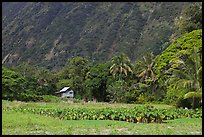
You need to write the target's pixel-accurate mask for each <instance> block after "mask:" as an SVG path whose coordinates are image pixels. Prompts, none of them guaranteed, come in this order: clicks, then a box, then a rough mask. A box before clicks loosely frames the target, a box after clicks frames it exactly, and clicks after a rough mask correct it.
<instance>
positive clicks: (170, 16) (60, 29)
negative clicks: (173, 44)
mask: <svg viewBox="0 0 204 137" xmlns="http://www.w3.org/2000/svg"><path fill="white" fill-rule="evenodd" d="M188 4H190V3H187V2H4V3H3V4H2V63H3V64H6V65H17V64H19V63H21V62H24V61H26V62H30V63H31V64H35V65H39V66H44V67H49V68H53V67H56V66H58V67H59V66H63V65H64V64H65V63H66V62H67V60H68V59H69V58H72V57H75V56H84V57H88V58H90V59H91V60H95V61H96V62H101V61H104V60H108V59H110V58H111V57H112V56H113V55H115V54H117V53H121V52H124V53H125V54H127V55H128V56H129V57H130V58H131V59H132V60H135V59H137V58H138V57H140V56H142V55H144V54H145V52H147V49H151V50H152V51H153V52H154V53H155V54H159V53H161V51H162V50H163V49H162V48H163V47H162V46H163V45H164V43H166V42H168V41H169V37H170V36H171V35H172V33H173V31H174V19H175V18H176V17H178V16H180V13H181V10H182V8H183V7H184V6H185V5H188Z"/></svg>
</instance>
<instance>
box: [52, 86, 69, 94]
mask: <svg viewBox="0 0 204 137" xmlns="http://www.w3.org/2000/svg"><path fill="white" fill-rule="evenodd" d="M69 88H70V87H64V88H63V89H61V90H60V91H58V92H55V93H63V92H65V91H67V90H68V89H69Z"/></svg>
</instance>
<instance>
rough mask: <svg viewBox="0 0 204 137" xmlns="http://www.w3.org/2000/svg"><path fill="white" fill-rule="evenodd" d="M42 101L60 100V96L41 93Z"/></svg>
mask: <svg viewBox="0 0 204 137" xmlns="http://www.w3.org/2000/svg"><path fill="white" fill-rule="evenodd" d="M41 101H44V102H60V98H59V97H57V96H53V95H43V96H42V100H41Z"/></svg>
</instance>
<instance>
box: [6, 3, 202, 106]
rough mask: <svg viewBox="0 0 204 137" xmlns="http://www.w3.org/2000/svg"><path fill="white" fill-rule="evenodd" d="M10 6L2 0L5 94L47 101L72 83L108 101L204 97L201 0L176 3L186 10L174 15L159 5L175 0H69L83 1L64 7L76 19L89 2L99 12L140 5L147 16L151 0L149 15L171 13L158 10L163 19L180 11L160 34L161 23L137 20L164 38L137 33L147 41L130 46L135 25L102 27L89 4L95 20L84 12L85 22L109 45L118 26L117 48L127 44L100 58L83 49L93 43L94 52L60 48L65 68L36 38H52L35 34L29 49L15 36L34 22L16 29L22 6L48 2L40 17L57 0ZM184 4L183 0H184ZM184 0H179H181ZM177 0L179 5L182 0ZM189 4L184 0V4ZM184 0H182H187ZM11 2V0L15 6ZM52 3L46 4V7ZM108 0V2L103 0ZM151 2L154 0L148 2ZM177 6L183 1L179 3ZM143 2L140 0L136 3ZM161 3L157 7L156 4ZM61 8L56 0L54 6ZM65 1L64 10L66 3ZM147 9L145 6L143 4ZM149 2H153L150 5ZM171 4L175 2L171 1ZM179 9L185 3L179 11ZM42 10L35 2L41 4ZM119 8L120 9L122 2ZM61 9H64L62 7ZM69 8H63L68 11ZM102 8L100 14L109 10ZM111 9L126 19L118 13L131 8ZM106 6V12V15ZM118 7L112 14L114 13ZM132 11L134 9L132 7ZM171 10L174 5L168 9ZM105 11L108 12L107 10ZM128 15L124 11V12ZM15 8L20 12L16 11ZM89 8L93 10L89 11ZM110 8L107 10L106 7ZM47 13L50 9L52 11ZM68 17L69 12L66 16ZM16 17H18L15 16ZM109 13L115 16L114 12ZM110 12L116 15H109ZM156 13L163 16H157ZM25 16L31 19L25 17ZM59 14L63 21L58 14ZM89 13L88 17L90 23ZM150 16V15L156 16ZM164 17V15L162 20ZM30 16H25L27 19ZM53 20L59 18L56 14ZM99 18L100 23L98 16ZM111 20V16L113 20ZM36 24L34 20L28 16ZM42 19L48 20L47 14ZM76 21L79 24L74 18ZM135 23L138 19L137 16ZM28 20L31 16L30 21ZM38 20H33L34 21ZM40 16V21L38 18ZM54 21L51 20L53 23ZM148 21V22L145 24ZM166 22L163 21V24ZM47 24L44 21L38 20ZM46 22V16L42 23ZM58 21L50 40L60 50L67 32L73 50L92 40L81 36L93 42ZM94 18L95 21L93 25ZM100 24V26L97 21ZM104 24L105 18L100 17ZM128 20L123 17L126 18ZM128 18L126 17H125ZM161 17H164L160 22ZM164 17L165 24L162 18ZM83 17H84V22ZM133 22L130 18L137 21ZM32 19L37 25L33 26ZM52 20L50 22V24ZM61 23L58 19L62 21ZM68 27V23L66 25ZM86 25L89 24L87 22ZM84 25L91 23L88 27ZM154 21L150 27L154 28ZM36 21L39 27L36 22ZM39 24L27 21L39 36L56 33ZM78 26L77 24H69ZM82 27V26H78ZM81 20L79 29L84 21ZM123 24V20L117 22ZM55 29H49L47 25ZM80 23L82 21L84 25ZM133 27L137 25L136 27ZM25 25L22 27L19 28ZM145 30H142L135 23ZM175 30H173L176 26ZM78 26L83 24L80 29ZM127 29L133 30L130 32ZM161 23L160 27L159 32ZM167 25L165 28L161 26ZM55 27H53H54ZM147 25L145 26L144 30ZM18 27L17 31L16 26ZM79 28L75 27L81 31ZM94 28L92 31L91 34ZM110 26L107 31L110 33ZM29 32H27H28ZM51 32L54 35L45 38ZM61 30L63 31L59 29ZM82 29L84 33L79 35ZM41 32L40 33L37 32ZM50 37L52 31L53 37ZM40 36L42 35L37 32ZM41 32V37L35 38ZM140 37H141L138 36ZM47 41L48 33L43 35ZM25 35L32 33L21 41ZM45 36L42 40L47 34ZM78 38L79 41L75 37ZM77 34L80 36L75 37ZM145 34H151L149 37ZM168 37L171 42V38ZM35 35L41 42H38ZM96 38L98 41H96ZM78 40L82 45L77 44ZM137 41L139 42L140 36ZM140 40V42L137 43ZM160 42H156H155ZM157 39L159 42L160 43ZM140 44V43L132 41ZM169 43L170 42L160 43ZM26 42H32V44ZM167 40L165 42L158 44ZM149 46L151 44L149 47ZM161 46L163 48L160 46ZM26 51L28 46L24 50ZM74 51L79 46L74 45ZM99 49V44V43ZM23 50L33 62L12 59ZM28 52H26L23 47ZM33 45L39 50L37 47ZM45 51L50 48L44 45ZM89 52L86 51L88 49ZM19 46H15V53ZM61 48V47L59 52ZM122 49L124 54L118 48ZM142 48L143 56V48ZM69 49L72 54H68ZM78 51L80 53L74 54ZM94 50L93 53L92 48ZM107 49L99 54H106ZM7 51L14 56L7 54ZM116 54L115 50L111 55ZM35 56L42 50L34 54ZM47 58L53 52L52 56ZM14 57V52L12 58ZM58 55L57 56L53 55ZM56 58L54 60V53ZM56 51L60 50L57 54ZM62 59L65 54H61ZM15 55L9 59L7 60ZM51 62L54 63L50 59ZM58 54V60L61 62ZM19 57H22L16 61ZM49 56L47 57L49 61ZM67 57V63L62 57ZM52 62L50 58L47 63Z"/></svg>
mask: <svg viewBox="0 0 204 137" xmlns="http://www.w3.org/2000/svg"><path fill="white" fill-rule="evenodd" d="M4 4H5V7H4V5H3V7H4V8H3V27H5V29H3V30H2V32H3V37H2V39H3V43H2V45H3V46H2V47H3V48H2V52H3V55H2V56H4V58H3V60H2V62H3V66H2V88H3V89H2V98H3V99H8V100H21V101H45V100H46V99H47V97H48V95H50V97H52V96H51V95H55V92H56V91H59V90H60V89H62V88H63V87H65V86H69V87H71V88H72V89H73V90H74V91H75V99H85V98H86V99H88V100H93V99H96V100H97V101H102V102H103V101H105V102H125V103H145V102H163V103H167V104H174V105H176V106H178V107H189V108H195V107H199V106H200V105H201V101H202V75H201V74H202V6H201V3H192V4H187V5H186V6H185V8H181V9H180V8H175V9H174V10H172V12H175V14H176V12H181V13H180V14H179V15H180V16H171V15H168V16H167V15H166V13H165V12H162V13H161V12H160V10H159V9H160V8H161V7H160V8H159V5H160V6H161V5H164V6H169V5H171V6H172V4H174V3H152V4H149V3H122V4H118V5H117V4H115V5H114V4H113V3H109V8H107V6H104V4H105V3H102V4H99V3H85V4H84V3H69V4H68V5H69V6H67V8H64V9H63V10H68V11H69V10H71V9H72V10H73V8H72V6H73V7H75V6H76V5H78V8H79V9H81V10H79V9H77V8H75V9H74V10H76V12H74V13H73V14H71V13H72V12H73V11H72V12H71V11H70V12H68V11H67V12H65V13H69V14H67V15H66V17H67V19H68V20H69V19H70V17H71V16H77V17H78V18H75V19H81V18H79V17H80V16H78V12H82V13H83V14H87V13H86V12H84V11H86V10H84V11H83V8H82V7H81V6H83V7H84V8H85V9H86V8H88V9H90V10H94V11H95V10H98V12H99V13H100V12H102V11H103V10H106V11H107V12H102V13H108V11H109V10H113V11H115V10H114V8H119V7H120V8H119V9H121V8H122V9H123V10H121V12H122V11H123V12H125V13H126V12H127V13H132V12H136V11H137V14H138V15H137V16H135V17H141V19H144V22H145V18H146V19H147V17H146V14H150V13H149V11H146V10H147V9H148V10H149V8H150V7H151V6H153V7H154V9H155V10H154V11H151V12H152V15H151V16H148V17H149V18H150V19H149V21H150V22H151V21H152V19H151V18H156V17H157V14H160V15H161V14H165V15H164V16H163V18H162V17H161V16H160V17H161V18H156V19H158V20H159V21H161V24H163V23H164V22H166V23H170V22H168V21H167V20H168V19H167V17H169V18H173V19H172V22H171V23H172V24H171V25H169V24H166V26H168V27H170V28H171V29H170V30H171V31H170V30H168V29H167V28H165V27H161V28H164V29H165V30H168V31H166V32H168V33H167V34H168V35H166V32H165V31H163V30H161V28H160V27H158V28H157V27H156V28H155V31H157V34H158V35H159V36H160V37H157V36H158V35H157V34H154V35H153V34H152V33H153V32H152V33H151V31H153V30H154V28H152V27H150V26H148V24H145V23H144V22H143V23H141V22H139V21H138V23H141V24H140V25H143V26H145V27H144V28H142V29H150V28H151V29H150V30H148V31H147V30H146V31H145V32H142V33H143V34H145V35H146V36H147V35H149V36H151V38H153V39H154V38H157V39H159V40H160V42H161V41H163V42H161V43H157V44H155V43H154V42H156V39H154V40H155V41H151V40H150V38H149V37H146V36H144V37H142V39H140V40H138V41H140V42H141V41H143V43H140V44H141V45H143V46H144V47H145V48H144V47H143V48H144V49H140V50H139V49H135V48H134V47H135V45H134V44H132V43H130V47H127V45H126V46H125V47H126V48H125V49H123V48H124V47H123V44H122V43H123V42H124V43H126V42H129V41H131V39H129V38H131V37H134V39H135V38H136V37H137V35H136V34H135V33H129V32H128V31H130V30H129V27H128V25H127V26H126V27H124V28H123V27H121V28H120V29H121V30H122V29H125V28H127V29H125V31H121V30H120V31H119V32H121V33H114V31H113V30H112V29H110V28H111V27H110V28H109V27H105V28H106V29H107V30H109V31H107V30H104V29H101V28H100V27H99V26H100V25H99V24H98V23H97V20H96V15H98V14H94V13H95V12H93V13H92V12H89V13H90V14H91V13H92V15H90V16H91V17H92V18H91V17H86V16H84V18H85V17H86V19H87V18H91V20H89V21H90V23H93V24H89V23H88V22H89V21H88V20H86V19H84V20H83V19H82V20H83V21H84V22H86V25H85V26H86V27H88V26H89V25H90V26H89V27H92V28H93V30H94V31H93V32H92V33H94V34H95V36H97V37H98V39H97V38H96V41H97V42H100V39H102V38H104V39H103V42H105V43H106V44H107V45H109V46H110V45H112V44H113V43H112V42H110V41H108V40H113V39H111V37H112V36H114V35H113V34H109V33H114V34H117V36H116V38H115V39H114V41H115V42H116V43H115V44H116V45H118V47H117V48H116V49H117V50H120V46H121V48H122V50H121V51H124V52H118V53H117V51H116V50H112V51H114V52H115V53H111V54H110V52H104V55H103V54H102V55H103V57H107V58H106V59H104V58H100V56H98V57H99V58H100V59H101V60H103V61H101V62H100V61H99V60H98V61H99V62H98V61H96V60H97V59H96V60H93V58H90V56H83V54H86V53H85V52H86V51H89V52H90V53H91V54H94V52H95V51H91V50H82V52H80V54H77V56H73V57H71V58H69V59H67V58H68V57H66V58H65V56H61V55H60V54H55V55H57V56H61V57H60V58H58V59H57V58H56V60H55V61H56V62H58V63H62V64H63V61H62V62H61V60H62V59H63V60H64V61H65V63H64V65H62V64H61V67H59V68H60V69H59V68H58V69H53V70H52V71H51V70H50V69H47V65H45V66H44V67H42V66H41V65H42V64H44V63H45V62H44V61H43V60H42V58H41V56H42V55H45V53H44V50H42V49H44V48H42V47H41V48H39V47H38V46H36V45H35V44H37V45H40V46H45V47H46V44H45V43H44V44H42V43H41V44H40V43H39V42H40V40H39V41H38V42H32V40H31V41H30V42H28V43H29V44H28V45H27V46H28V47H29V50H27V48H28V47H27V46H26V45H25V46H24V47H23V46H18V44H16V45H15V44H14V43H16V42H14V41H16V40H19V39H22V38H25V39H26V37H29V36H28V35H26V33H24V31H23V30H24V29H25V28H27V27H25V26H24V27H22V31H18V33H17V31H14V30H16V29H20V28H19V26H17V24H16V23H15V20H18V18H19V17H22V16H18V13H19V12H20V13H21V12H22V14H24V16H23V17H24V18H26V17H27V18H28V16H27V15H29V14H27V13H29V12H30V10H31V11H32V10H33V9H34V8H39V7H38V6H39V5H41V6H42V7H43V8H42V9H44V11H39V13H36V14H35V16H36V17H34V19H35V18H37V17H39V18H40V17H41V16H40V15H41V14H40V12H44V13H48V12H49V11H51V10H48V9H49V8H54V7H55V6H56V4H54V3H53V4H52V5H50V3H49V4H48V3H35V4H34V3H29V4H27V3H21V4H19V3H17V5H18V6H15V7H13V9H15V11H18V12H16V14H14V13H13V11H12V10H11V11H10V10H8V9H9V8H11V7H12V6H13V5H12V4H7V3H4ZM33 4H34V5H35V7H33V8H31V9H30V10H28V11H27V12H26V11H22V10H21V9H22V8H23V9H24V10H25V9H27V8H29V7H30V6H33ZM179 4H181V3H179ZM179 4H178V5H179ZM64 5H67V4H66V3H60V4H59V7H58V9H59V10H58V13H50V14H51V15H53V16H54V15H55V14H59V13H60V12H62V11H61V10H62V9H61V7H63V6H64ZM93 5H95V6H97V5H98V6H99V7H100V8H103V10H99V9H98V8H95V9H93V8H94V7H95V6H93ZM178 5H177V6H178ZM181 5H183V4H181ZM181 5H179V6H178V7H182V6H181ZM9 6H11V7H9ZM44 6H45V7H46V6H47V8H48V9H47V8H45V7H44ZM103 6H104V7H103ZM149 6H150V7H149ZM171 6H169V8H171ZM174 6H175V7H176V4H175V5H174ZM131 7H132V8H133V9H135V10H133V11H127V10H128V9H129V10H131V9H132V8H131ZM136 7H139V8H136ZM155 7H157V8H155ZM55 8H56V7H55ZM60 9H61V10H60ZM139 9H140V10H139ZM145 9H146V10H145ZM166 9H168V8H166ZM177 10H178V11H177ZM34 11H35V10H34ZM119 11H120V10H119ZM141 11H143V14H141V16H140V15H139V12H141ZM55 12H57V11H55ZM62 13H64V12H62ZM102 13H101V14H102ZM110 13H111V15H108V16H113V17H112V18H111V19H112V20H114V19H116V18H114V17H118V20H120V18H119V17H121V18H125V17H124V16H125V15H126V16H128V14H119V13H120V12H116V11H115V12H109V14H110ZM101 14H100V15H101ZM112 14H113V15H112ZM132 14H133V13H132ZM169 14H170V13H169ZM8 15H11V16H10V18H7V16H8ZM102 15H103V14H102ZM122 15H123V16H122ZM12 16H13V17H12ZM87 16H88V15H87ZM104 16H105V15H104ZM45 17H46V16H45ZM62 17H65V16H62ZM128 17H130V18H131V19H133V20H134V17H132V16H128ZM13 18H15V20H13ZM107 18H108V17H107ZM57 19H58V18H55V19H53V20H54V21H56V23H60V20H57ZM108 19H109V18H108ZM12 20H13V21H12ZM101 20H102V19H101ZM158 20H157V21H158ZM9 21H11V22H12V23H13V24H12V23H11V24H6V22H9ZM23 21H25V22H26V19H25V20H23ZM58 21H59V22H58ZM72 21H73V22H71V23H69V24H67V25H68V26H69V25H77V24H76V22H77V21H74V20H72ZM83 21H82V22H81V24H83ZM149 21H148V23H149ZM162 21H164V22H162ZM25 22H24V23H25ZM51 22H52V21H51ZM94 22H95V23H94ZM106 22H108V21H106ZM27 23H28V24H29V22H27ZM42 23H45V22H43V21H42ZM72 23H73V24H72ZM126 23H127V24H129V25H130V24H131V21H130V20H127V22H126ZM132 23H133V22H132ZM25 24H26V23H25ZM34 24H35V22H33V25H34ZM37 24H38V23H37ZM46 24H47V23H46ZM111 24H112V25H110V26H112V27H113V26H114V25H117V23H111ZM144 24H145V25H144ZM161 24H160V25H161ZM38 25H40V24H38ZM41 25H43V24H41ZM53 25H57V26H59V27H58V29H59V30H58V29H56V31H55V32H53V33H54V35H55V38H53V39H52V40H53V41H49V40H47V42H48V43H50V44H48V45H53V42H54V47H53V50H52V51H55V49H57V48H62V49H60V50H59V49H58V50H59V51H60V52H62V51H63V47H61V46H57V45H58V44H59V45H63V44H62V43H63V42H64V43H66V42H65V41H66V40H68V41H69V42H70V47H72V46H73V45H74V48H73V52H75V51H74V50H77V49H78V48H79V47H80V45H81V46H82V45H83V48H88V47H87V46H86V44H79V43H83V42H85V41H87V42H92V41H91V40H90V39H85V37H79V36H77V34H81V35H83V34H82V33H78V32H77V30H73V32H72V31H70V32H67V33H63V34H61V33H59V35H57V34H56V33H58V32H62V30H63V27H62V26H60V24H55V23H53ZM87 25H88V26H87ZM98 25H99V26H98ZM101 25H102V24H101ZM120 25H121V24H120ZM124 25H125V24H124ZM132 25H133V26H134V25H135V27H136V28H134V30H135V32H138V31H139V30H140V29H141V27H138V26H137V25H136V24H135V22H134V23H133V24H132ZM156 25H159V24H156ZM163 25H164V24H163ZM80 26H81V25H79V27H80ZM130 26H131V25H130ZM30 27H31V26H30ZM44 27H45V28H46V26H44ZM49 27H54V26H52V25H51V26H49ZM49 27H48V28H49ZM55 27H56V26H55ZM61 27H62V28H61ZM81 27H82V26H81ZM86 27H85V28H86ZM148 27H150V28H148ZM34 28H35V27H34ZM34 28H33V29H32V27H31V28H30V29H29V28H27V29H28V30H27V31H28V32H30V31H31V32H32V33H31V32H30V34H31V35H32V36H33V37H36V38H37V37H41V35H40V34H41V33H45V32H46V31H47V32H46V34H50V33H51V32H49V29H48V28H46V31H44V30H42V32H40V33H39V35H37V33H34V32H35V31H36V29H34ZM70 28H72V26H70ZM77 28H78V27H77ZM77 28H76V27H75V28H73V29H77ZM116 28H118V27H116ZM47 29H48V30H47ZM78 29H79V28H78ZM131 29H133V28H131ZM20 30H21V29H20ZM96 30H98V31H99V32H100V31H107V33H108V34H107V33H103V34H104V35H100V34H98V33H97V32H98V31H96ZM136 30H138V31H136ZM173 30H174V31H173ZM78 31H79V30H78ZM126 31H127V32H126ZM155 31H154V33H155ZM160 31H161V32H163V33H160ZM48 32H49V33H48ZM122 32H126V33H127V34H128V35H126V34H125V33H124V34H122ZM139 32H141V31H139ZM14 33H16V35H15V34H14ZM75 33H76V35H75ZM88 34H90V33H88ZM88 34H87V35H86V37H88ZM105 34H107V35H105ZM120 34H121V39H118V37H119V36H120ZM11 35H12V36H16V38H15V37H13V38H12V39H11V38H10V36H11ZM50 35H51V34H50ZM50 35H45V37H43V38H42V39H41V40H43V39H48V38H49V37H51V36H50ZM65 35H67V36H68V35H73V36H74V37H72V38H76V39H77V40H73V39H72V40H73V41H72V40H71V39H63V38H65ZM21 36H24V37H21ZM46 36H47V38H46ZM56 36H57V37H56ZM77 37H78V38H77ZM139 37H140V38H141V36H138V38H139ZM34 39H35V38H34ZM49 39H50V38H49ZM35 40H36V39H35ZM35 40H34V41H35ZM136 40H137V39H136ZM43 41H44V40H43ZM20 42H22V43H21V44H22V45H24V44H25V43H24V44H23V42H25V40H22V41H20ZM41 42H42V41H41ZM72 42H73V43H72ZM75 42H77V43H75ZM109 42H110V43H111V44H110V43H109ZM145 42H147V43H146V44H147V45H146V44H145ZM157 42H158V41H157ZM164 42H165V43H164ZM34 43H35V44H34ZM93 43H95V42H93ZM77 44H78V45H77ZM106 44H103V45H101V46H102V47H103V48H102V47H97V48H99V49H100V48H102V49H106V48H105V47H104V46H105V45H106ZM137 44H138V42H137ZM137 44H136V45H137ZM154 44H155V45H154ZM87 45H88V46H90V47H89V48H90V49H92V50H94V49H93V47H92V46H91V44H90V43H89V44H88V43H87ZM156 45H157V47H156ZM131 46H133V47H131ZM162 46H163V49H160V48H161V47H162ZM26 47H27V48H26ZM158 47H160V48H158ZM64 48H69V46H67V45H64ZM36 50H38V51H39V53H38V54H35V53H36ZM128 50H129V51H131V53H133V55H134V56H135V55H136V56H137V55H138V57H137V59H135V57H132V55H131V54H130V52H128ZM144 50H146V52H144ZM159 50H161V51H159ZM22 51H25V52H22ZM70 51H72V50H70ZM98 51H100V50H98ZM15 52H16V53H18V55H20V54H22V53H23V54H24V55H25V56H21V57H22V60H23V58H25V59H28V60H30V61H29V62H27V61H28V60H27V61H26V60H24V61H22V62H18V63H17V64H15V63H14V64H12V60H13V61H14V60H15V59H14V58H11V57H12V56H13V55H11V53H15ZM20 52H22V53H20ZM32 52H33V53H32ZM41 52H43V53H41ZM83 52H84V53H83ZM16 53H15V54H16ZM56 53H57V52H56ZM116 53H117V54H116ZM139 54H141V56H139ZM66 55H67V54H66ZM70 55H73V54H70ZM86 55H88V54H86ZM99 55H100V54H99ZM5 56H7V57H5ZM108 56H109V57H108ZM14 57H16V59H17V60H18V57H20V56H17V55H16V56H14ZM33 57H35V58H33ZM45 57H46V58H47V59H48V58H49V57H51V56H45ZM6 58H8V59H6ZM40 58H41V63H42V64H41V65H39V64H40V62H38V61H39V60H40ZM51 58H52V57H51ZM51 58H50V60H49V61H50V62H52V61H54V60H52V59H51ZM53 59H54V58H53ZM60 59H61V60H60ZM32 60H33V61H34V60H35V61H36V63H37V62H38V63H37V64H35V65H34V64H32V63H34V62H33V61H32ZM7 61H8V62H7ZM49 61H48V62H47V63H48V64H50V62H49ZM55 61H54V63H56V62H55ZM4 62H7V63H9V62H10V63H11V64H12V66H9V67H8V64H6V63H5V64H4ZM14 62H15V61H14ZM45 64H46V63H45ZM55 65H57V64H55ZM59 65H60V64H59ZM48 66H49V65H48Z"/></svg>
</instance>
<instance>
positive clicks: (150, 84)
mask: <svg viewBox="0 0 204 137" xmlns="http://www.w3.org/2000/svg"><path fill="white" fill-rule="evenodd" d="M153 65H154V55H153V53H152V52H150V51H149V52H147V54H146V55H145V56H143V58H142V59H141V60H139V61H137V62H136V65H135V73H136V75H137V76H138V77H139V78H140V83H138V84H139V85H142V86H141V89H143V90H146V91H145V93H146V94H148V95H150V94H151V95H153V94H155V91H156V88H157V84H156V80H157V79H156V76H155V74H154V70H153ZM148 91H149V92H148ZM155 95H156V94H155Z"/></svg>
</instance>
